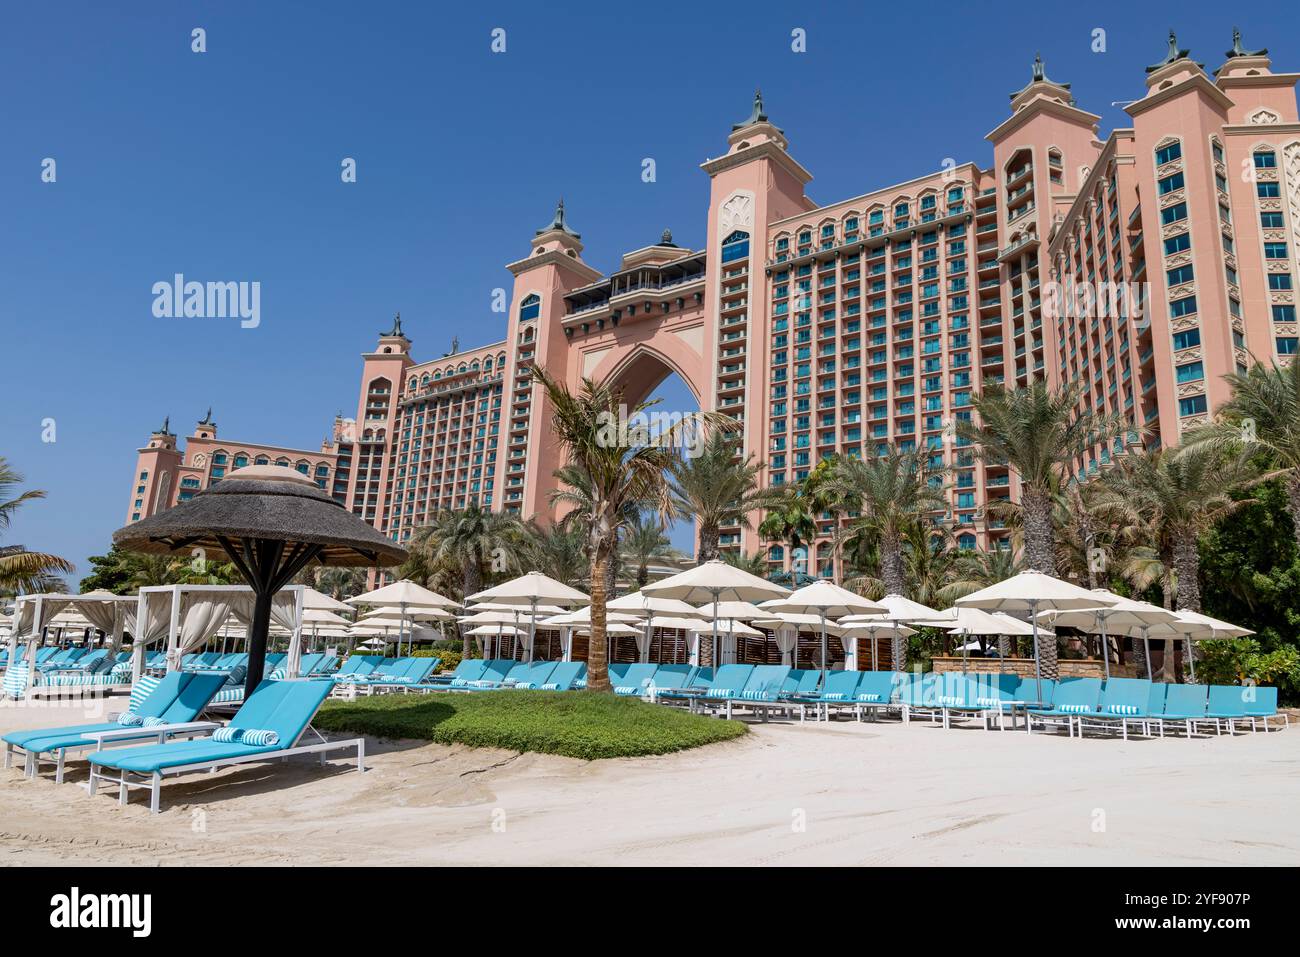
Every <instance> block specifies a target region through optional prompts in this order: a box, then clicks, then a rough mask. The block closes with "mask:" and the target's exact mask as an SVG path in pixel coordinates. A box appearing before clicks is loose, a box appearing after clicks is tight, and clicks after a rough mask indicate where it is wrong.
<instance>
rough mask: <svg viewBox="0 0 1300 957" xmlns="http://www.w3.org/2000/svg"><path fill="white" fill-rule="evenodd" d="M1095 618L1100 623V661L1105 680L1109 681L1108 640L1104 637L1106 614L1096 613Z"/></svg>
mask: <svg viewBox="0 0 1300 957" xmlns="http://www.w3.org/2000/svg"><path fill="white" fill-rule="evenodd" d="M1097 618H1098V619H1099V620H1100V621H1101V660H1102V663H1103V665H1104V666H1105V668H1106V680H1107V681H1109V680H1110V639H1109V638H1107V637H1106V613H1105V612H1101V611H1099V612H1097Z"/></svg>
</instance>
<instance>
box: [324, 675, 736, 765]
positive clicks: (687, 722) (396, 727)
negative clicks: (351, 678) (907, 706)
mask: <svg viewBox="0 0 1300 957" xmlns="http://www.w3.org/2000/svg"><path fill="white" fill-rule="evenodd" d="M314 723H315V725H316V727H318V728H320V729H322V730H329V731H343V732H350V733H353V734H367V735H372V736H375V737H382V738H417V739H421V740H425V741H436V742H438V743H439V744H466V745H469V746H470V747H475V748H505V749H508V750H511V751H537V752H541V753H543V754H560V755H564V756H566V757H571V758H583V759H586V760H594V759H599V758H621V757H638V756H641V755H647V754H668V753H670V752H673V751H683V750H686V749H688V748H696V747H699V746H700V745H704V744H712V743H714V742H718V741H726V740H729V739H731V738H736V737H739V736H740V735H743V734H745V733H746V732H747V731H748V730H749V728H748V727H747V726H746V725H745V724H742V723H741V722H739V721H719V720H718V719H717V718H705V717H702V716H700V715H694V714H688V713H687V712H684V711H678V710H675V709H672V708H666V707H664V706H662V705H653V704H648V703H646V702H644V701H640V700H638V699H636V698H619V697H615V696H614V695H610V694H597V693H594V692H585V691H565V692H549V691H487V692H478V693H474V694H450V693H438V694H430V695H397V694H394V695H378V696H375V697H369V698H363V699H360V700H358V701H354V702H342V701H330V702H326V704H325V706H324V707H323V708H322V709H321V711H320V714H319V715H318V716H317V719H316V721H315V722H314Z"/></svg>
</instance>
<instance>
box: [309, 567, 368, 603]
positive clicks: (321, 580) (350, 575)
mask: <svg viewBox="0 0 1300 957" xmlns="http://www.w3.org/2000/svg"><path fill="white" fill-rule="evenodd" d="M314 587H315V588H316V590H317V591H319V592H322V593H324V594H326V595H329V596H330V597H331V598H334V599H337V600H339V601H342V600H343V599H344V598H351V597H352V596H353V595H360V594H361V593H362V592H363V591H365V590H366V570H365V569H364V568H353V567H350V566H342V565H330V566H327V567H325V568H319V569H317V570H316V581H315V585H314Z"/></svg>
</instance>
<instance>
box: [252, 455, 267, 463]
mask: <svg viewBox="0 0 1300 957" xmlns="http://www.w3.org/2000/svg"><path fill="white" fill-rule="evenodd" d="M270 461H271V460H270V459H268V458H267V457H266V456H265V455H259V456H258V457H257V458H255V459H254V460H253V464H254V465H268V464H270Z"/></svg>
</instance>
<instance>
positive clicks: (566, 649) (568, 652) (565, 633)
mask: <svg viewBox="0 0 1300 957" xmlns="http://www.w3.org/2000/svg"><path fill="white" fill-rule="evenodd" d="M560 660H561V661H572V660H573V628H572V627H571V626H569V625H563V626H561V628H560Z"/></svg>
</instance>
